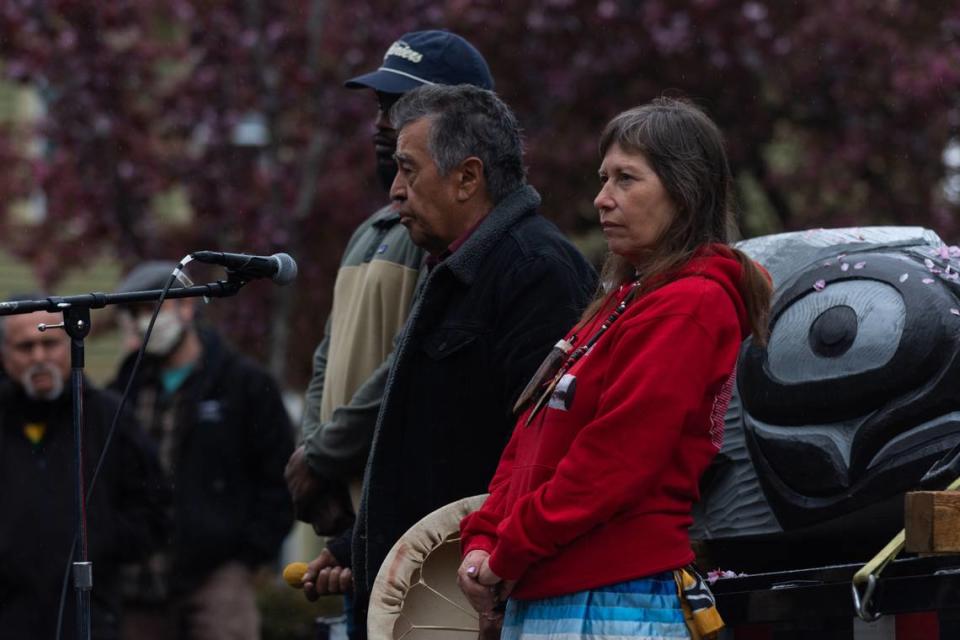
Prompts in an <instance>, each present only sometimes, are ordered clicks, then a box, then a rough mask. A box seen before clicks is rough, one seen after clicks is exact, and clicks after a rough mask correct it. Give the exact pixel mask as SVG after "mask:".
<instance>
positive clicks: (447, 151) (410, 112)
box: [390, 84, 526, 204]
mask: <svg viewBox="0 0 960 640" xmlns="http://www.w3.org/2000/svg"><path fill="white" fill-rule="evenodd" d="M421 118H429V119H430V136H429V138H428V140H427V148H428V149H429V150H430V155H431V156H432V157H433V161H434V162H435V163H436V164H437V169H438V171H439V172H440V175H442V176H444V175H447V174H448V173H449V172H450V171H451V170H452V169H453V168H454V167H456V166H458V165H459V164H460V163H461V162H463V161H464V160H466V159H467V158H469V157H471V156H476V157H477V158H480V161H481V162H483V176H484V178H485V179H486V182H487V193H488V194H489V196H490V199H491V200H492V201H493V203H494V204H497V203H499V202H500V201H501V200H503V199H504V198H505V197H506V196H507V195H509V194H510V193H512V192H514V191H516V190H517V189H519V188H520V187H522V186H523V185H524V184H525V183H526V169H525V168H524V166H523V141H522V139H521V135H520V126H519V125H518V124H517V118H516V117H515V116H514V115H513V112H512V111H511V110H510V107H508V106H507V105H506V104H505V103H504V102H503V101H502V100H501V99H500V98H498V97H497V95H496V94H495V93H493V92H492V91H487V90H486V89H480V88H478V87H474V86H472V85H466V84H461V85H455V86H449V85H436V84H435V85H424V86H422V87H417V88H416V89H414V90H412V91H409V92H407V93H405V94H404V95H403V97H402V98H400V100H398V101H397V103H396V104H395V105H393V108H392V109H390V121H391V123H392V124H393V126H394V127H395V128H396V129H397V131H400V130H401V129H403V128H404V127H405V126H406V125H408V124H410V123H411V122H414V121H415V120H420V119H421Z"/></svg>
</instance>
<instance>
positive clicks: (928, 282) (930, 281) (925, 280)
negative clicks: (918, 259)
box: [921, 278, 936, 284]
mask: <svg viewBox="0 0 960 640" xmlns="http://www.w3.org/2000/svg"><path fill="white" fill-rule="evenodd" d="M921 282H923V284H933V283H934V282H936V281H935V280H934V279H933V278H924V279H923V280H921Z"/></svg>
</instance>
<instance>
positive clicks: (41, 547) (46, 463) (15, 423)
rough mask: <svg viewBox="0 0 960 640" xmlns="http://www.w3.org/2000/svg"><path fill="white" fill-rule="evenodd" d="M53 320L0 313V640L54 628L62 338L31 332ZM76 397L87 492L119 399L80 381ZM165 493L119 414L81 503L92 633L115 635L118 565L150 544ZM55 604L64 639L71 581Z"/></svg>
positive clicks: (65, 475) (64, 428)
mask: <svg viewBox="0 0 960 640" xmlns="http://www.w3.org/2000/svg"><path fill="white" fill-rule="evenodd" d="M42 297H43V296H40V295H36V296H31V298H42ZM61 320H62V318H61V317H60V316H59V315H55V314H52V313H45V312H37V313H31V314H26V315H16V316H7V317H2V318H0V355H2V360H3V366H4V369H5V370H6V374H7V375H5V376H4V377H3V380H2V381H0V638H53V637H54V635H55V628H56V623H57V617H58V605H59V603H60V598H61V590H62V587H63V580H64V575H65V572H66V571H67V568H68V563H69V562H70V560H69V557H70V548H71V544H72V541H73V539H74V536H75V535H76V531H77V522H76V515H75V509H76V506H75V500H76V490H77V488H76V487H77V477H76V466H75V456H76V449H75V444H74V430H73V413H72V404H73V402H72V392H71V389H70V386H69V382H70V378H69V372H70V338H69V337H68V336H67V334H66V333H64V332H63V331H62V330H60V329H54V330H47V331H45V332H43V333H41V332H40V331H38V330H37V325H38V324H39V323H46V324H57V323H59V322H60V321H61ZM83 406H84V418H85V420H84V423H85V427H84V448H83V454H84V483H85V486H86V487H87V489H88V490H89V489H90V488H91V487H90V482H91V480H92V477H93V473H94V469H95V468H96V465H97V461H98V460H99V458H100V454H101V452H103V451H104V446H105V442H106V439H107V434H108V431H109V428H110V425H111V423H112V421H113V418H114V415H115V414H116V412H117V409H118V407H119V402H118V398H117V397H116V396H115V395H114V394H113V393H111V392H109V391H104V390H101V389H98V388H96V387H94V386H93V385H92V384H90V383H89V382H85V384H84V393H83ZM165 497H166V495H165V493H164V490H163V485H162V480H161V475H160V469H159V467H158V465H157V460H156V456H155V454H154V451H153V448H152V447H151V446H150V444H149V442H147V441H146V440H145V439H144V438H143V437H142V436H141V434H140V432H139V430H138V429H137V427H136V425H135V424H134V422H133V419H132V416H131V415H129V414H127V415H124V416H122V417H121V419H120V420H119V422H118V426H117V430H116V432H115V434H114V436H113V439H112V441H111V444H110V448H109V449H108V450H107V454H106V457H105V458H104V464H103V466H102V468H101V471H100V473H99V475H98V477H97V482H96V484H95V485H94V486H93V487H92V492H91V493H90V498H89V500H88V501H87V507H86V508H87V530H88V546H87V549H88V558H89V560H90V562H92V564H93V589H92V591H91V592H90V603H91V606H90V613H91V631H92V637H93V638H98V639H104V640H105V639H115V638H116V637H117V633H118V631H119V617H120V589H119V584H118V579H119V564H120V563H121V562H125V561H135V560H140V559H143V558H144V557H146V555H147V554H148V553H149V552H150V551H152V550H153V549H154V548H156V547H157V546H158V545H159V544H160V543H161V540H162V538H163V534H164V526H165V522H164V509H163V503H162V502H163V500H164V498H165ZM79 559H80V556H79V554H76V555H74V558H73V560H74V561H78V560H79ZM63 606H64V610H63V613H64V616H63V620H62V622H63V624H62V627H61V633H62V634H63V636H62V637H65V638H68V637H69V638H72V637H74V635H75V633H76V628H77V626H76V625H77V623H76V596H75V595H74V590H73V586H72V581H70V583H69V584H68V585H67V590H66V592H65V594H64V602H63Z"/></svg>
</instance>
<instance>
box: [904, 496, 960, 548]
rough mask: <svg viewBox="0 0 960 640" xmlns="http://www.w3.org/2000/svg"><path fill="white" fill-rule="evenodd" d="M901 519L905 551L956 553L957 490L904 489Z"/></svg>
mask: <svg viewBox="0 0 960 640" xmlns="http://www.w3.org/2000/svg"><path fill="white" fill-rule="evenodd" d="M904 522H905V526H904V528H905V530H906V534H907V541H906V549H907V551H911V552H914V553H960V491H914V492H910V493H908V494H907V495H906V502H905V509H904Z"/></svg>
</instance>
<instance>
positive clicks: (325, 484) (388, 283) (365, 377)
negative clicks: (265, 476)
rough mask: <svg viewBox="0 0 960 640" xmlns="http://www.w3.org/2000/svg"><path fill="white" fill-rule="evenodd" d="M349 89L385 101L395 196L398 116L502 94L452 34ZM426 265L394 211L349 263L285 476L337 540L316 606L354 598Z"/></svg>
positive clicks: (353, 245)
mask: <svg viewBox="0 0 960 640" xmlns="http://www.w3.org/2000/svg"><path fill="white" fill-rule="evenodd" d="M345 84H346V87H347V88H350V89H371V90H373V92H374V93H375V95H376V98H377V102H378V105H379V109H378V112H377V117H376V120H375V123H374V128H375V131H374V134H373V143H374V149H375V152H376V162H377V165H376V166H377V175H378V177H379V180H380V182H381V184H382V187H383V189H384V194H385V195H386V192H387V190H389V188H390V185H391V183H392V182H393V179H394V176H395V175H396V173H397V165H396V161H395V160H394V153H395V151H396V146H397V132H396V130H395V129H394V128H393V126H392V125H391V123H390V120H389V111H390V107H391V106H393V104H394V103H395V102H396V101H397V100H399V99H400V97H401V96H402V95H403V94H404V93H406V92H407V91H410V90H411V89H414V88H416V87H419V86H422V85H430V84H472V85H475V86H478V87H482V88H484V89H492V88H493V78H492V76H491V75H490V69H489V67H488V66H487V63H486V61H485V60H484V59H483V56H481V55H480V53H479V52H478V51H477V50H476V48H474V47H473V45H471V44H470V43H469V42H467V41H466V40H464V39H463V38H461V37H460V36H458V35H456V34H453V33H450V32H448V31H437V30H430V31H414V32H411V33H408V34H406V35H404V36H401V37H400V39H398V40H397V41H396V42H394V43H393V44H391V45H390V48H389V49H387V52H386V54H385V55H384V57H383V63H382V64H381V65H380V67H379V68H378V69H376V70H374V71H371V72H370V73H366V74H363V75H361V76H357V77H356V78H352V79H350V80H348V81H347V82H346V83H345ZM423 262H424V251H423V249H421V248H420V247H417V246H416V245H415V244H413V242H412V241H411V239H410V235H409V233H408V232H407V230H406V228H404V226H403V225H401V224H400V216H399V215H398V214H397V213H396V211H395V210H394V209H393V207H392V206H390V205H388V206H385V207H383V208H382V209H380V210H379V211H377V212H375V213H374V214H373V215H372V216H370V217H369V218H367V219H366V220H365V221H364V222H363V223H362V224H361V225H360V226H359V228H357V230H356V231H355V232H354V234H353V236H352V237H351V239H350V242H349V243H348V244H347V247H346V250H345V251H344V255H343V258H342V260H341V264H340V270H339V272H338V274H337V281H336V284H335V288H334V295H333V306H332V309H331V312H330V316H329V318H328V320H327V325H326V332H325V336H324V338H323V341H322V342H321V343H320V345H319V346H318V347H317V349H316V352H315V354H314V365H313V377H312V379H311V381H310V385H309V387H308V388H307V393H306V400H305V406H304V414H303V421H302V424H301V430H302V436H301V438H302V439H301V444H300V446H299V447H298V448H297V449H296V451H294V453H293V455H292V456H291V457H290V460H289V462H288V463H287V468H286V474H285V475H286V479H287V485H288V487H289V489H290V493H291V494H292V496H293V500H294V505H295V509H296V513H297V518H298V519H300V520H302V521H304V522H307V523H309V524H312V525H313V528H314V530H315V531H316V532H317V534H318V535H324V536H328V535H329V536H335V537H334V538H333V539H332V540H331V541H330V542H329V543H328V545H327V548H325V549H323V550H322V551H321V552H320V555H319V556H318V557H317V558H316V559H315V560H314V561H313V562H311V563H310V566H311V572H310V574H309V575H310V577H311V581H310V582H309V583H308V584H307V585H305V586H306V593H307V596H308V597H310V598H311V599H314V598H316V596H317V595H318V594H325V593H337V592H344V593H346V592H349V591H350V587H351V584H352V576H351V571H350V568H349V567H350V529H349V527H350V526H351V523H352V519H353V513H354V512H355V511H356V508H357V506H358V504H359V498H360V487H361V484H362V477H363V470H364V466H365V465H366V459H367V455H368V453H369V451H370V445H371V440H372V437H373V431H374V427H375V426H376V421H377V414H378V412H379V409H380V402H381V398H382V396H383V390H384V387H385V385H386V381H387V374H388V373H389V370H390V364H391V362H392V353H391V351H392V348H393V344H394V337H395V335H396V334H397V332H398V331H399V330H400V328H401V327H402V326H403V323H404V322H405V321H406V319H407V315H408V313H409V310H410V307H411V305H412V302H413V295H414V288H415V285H416V283H417V279H418V277H419V274H420V269H421V266H422V265H423ZM318 573H319V575H318ZM358 631H359V632H360V633H361V634H362V630H358ZM351 635H353V634H351Z"/></svg>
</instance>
